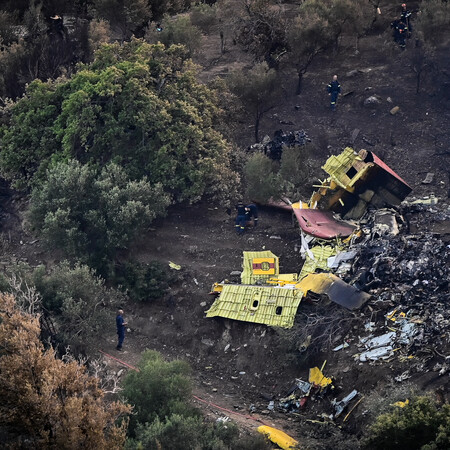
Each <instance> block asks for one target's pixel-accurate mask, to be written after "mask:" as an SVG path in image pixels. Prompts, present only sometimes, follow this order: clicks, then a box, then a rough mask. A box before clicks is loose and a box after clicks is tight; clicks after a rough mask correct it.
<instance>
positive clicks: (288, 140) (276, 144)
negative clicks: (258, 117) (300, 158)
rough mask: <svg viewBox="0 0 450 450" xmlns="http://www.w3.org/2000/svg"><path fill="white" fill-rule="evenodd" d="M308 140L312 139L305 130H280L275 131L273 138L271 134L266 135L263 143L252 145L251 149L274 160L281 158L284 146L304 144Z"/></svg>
mask: <svg viewBox="0 0 450 450" xmlns="http://www.w3.org/2000/svg"><path fill="white" fill-rule="evenodd" d="M307 142H311V139H309V138H308V136H307V134H306V133H305V131H303V130H298V131H289V132H288V133H284V132H283V130H278V131H275V133H274V137H273V139H272V140H270V138H269V136H265V137H264V138H263V140H262V142H261V143H259V144H253V145H251V146H250V150H257V151H261V152H263V153H265V154H266V155H267V156H269V157H270V158H272V159H274V160H280V159H281V155H282V153H283V147H295V146H303V145H306V143H307Z"/></svg>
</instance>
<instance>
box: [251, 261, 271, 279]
mask: <svg viewBox="0 0 450 450" xmlns="http://www.w3.org/2000/svg"><path fill="white" fill-rule="evenodd" d="M252 266H253V275H275V272H276V261H275V258H253V259H252Z"/></svg>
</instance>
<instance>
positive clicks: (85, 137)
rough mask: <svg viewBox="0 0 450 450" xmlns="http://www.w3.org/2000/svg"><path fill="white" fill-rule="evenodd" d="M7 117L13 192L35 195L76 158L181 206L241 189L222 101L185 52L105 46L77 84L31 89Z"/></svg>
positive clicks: (3, 162)
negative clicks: (152, 188) (23, 189)
mask: <svg viewBox="0 0 450 450" xmlns="http://www.w3.org/2000/svg"><path fill="white" fill-rule="evenodd" d="M7 112H8V113H9V114H10V121H9V123H8V124H7V125H5V126H3V127H2V129H1V133H0V143H1V151H0V168H1V172H2V174H3V175H4V176H5V177H7V178H9V179H11V180H13V181H14V184H15V186H20V185H22V186H23V185H26V186H32V184H33V183H35V182H36V180H37V179H45V177H46V170H47V168H48V167H49V166H50V164H51V163H54V162H55V161H58V160H65V161H67V160H68V159H70V158H75V159H77V160H78V161H80V162H82V163H83V164H84V163H87V162H91V163H94V164H97V165H99V166H101V167H102V166H104V165H105V164H106V163H107V162H108V161H110V160H114V161H115V162H116V163H117V164H119V165H121V166H122V167H123V168H124V170H125V171H126V173H127V174H128V175H129V176H130V178H131V179H132V180H137V179H140V178H142V177H143V176H147V178H148V181H149V182H150V183H151V185H155V184H157V183H161V184H162V186H163V188H164V190H165V191H166V192H168V193H170V194H171V195H173V197H174V199H175V200H176V201H183V200H189V201H191V202H194V201H197V200H199V199H200V198H201V197H202V196H203V195H205V194H209V195H213V196H215V197H221V196H222V197H223V196H228V195H229V189H233V187H234V186H235V185H236V184H237V182H238V176H237V174H236V173H234V172H233V171H232V170H231V169H230V152H231V146H230V145H229V144H228V143H227V142H226V141H225V140H224V139H223V137H222V136H221V135H220V133H218V132H217V131H216V127H217V126H218V123H219V122H220V117H221V114H222V113H221V111H220V109H219V108H218V107H217V94H216V92H215V91H213V90H211V89H210V88H208V87H207V86H206V85H204V84H200V83H199V82H197V81H196V69H195V67H194V66H193V65H192V62H191V61H190V60H189V59H188V58H187V53H186V50H185V49H184V48H183V47H181V46H171V47H169V48H168V49H166V48H165V47H164V45H162V44H158V45H150V44H147V43H145V42H143V41H140V40H136V39H133V40H132V41H131V42H127V43H124V44H123V45H119V44H111V45H104V46H103V47H102V48H101V49H99V50H98V51H97V52H96V55H95V60H94V61H93V63H92V64H90V65H89V66H83V67H82V68H81V69H80V70H79V72H78V73H77V74H76V75H74V76H73V77H72V78H71V79H69V80H59V81H58V82H47V83H42V82H40V81H36V82H34V83H32V84H31V85H30V86H29V88H28V90H27V94H26V96H25V97H24V98H22V99H20V100H19V101H18V102H17V103H15V104H14V105H12V106H11V107H10V108H8V111H7Z"/></svg>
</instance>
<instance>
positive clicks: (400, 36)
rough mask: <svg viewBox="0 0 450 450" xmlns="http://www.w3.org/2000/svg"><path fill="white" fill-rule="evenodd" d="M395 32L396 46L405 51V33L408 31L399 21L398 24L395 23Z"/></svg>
mask: <svg viewBox="0 0 450 450" xmlns="http://www.w3.org/2000/svg"><path fill="white" fill-rule="evenodd" d="M395 31H396V37H397V38H396V42H397V43H398V45H399V46H400V48H401V49H402V50H405V48H406V33H407V31H408V28H407V26H406V25H405V23H404V22H402V20H401V19H400V21H399V22H397V25H396V27H395Z"/></svg>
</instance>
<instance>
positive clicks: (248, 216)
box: [245, 203, 258, 228]
mask: <svg viewBox="0 0 450 450" xmlns="http://www.w3.org/2000/svg"><path fill="white" fill-rule="evenodd" d="M246 209H247V211H246V213H245V221H246V222H247V223H248V222H251V220H252V218H253V227H254V228H256V227H257V225H258V207H257V206H256V205H255V204H254V203H250V205H247V206H246Z"/></svg>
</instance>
